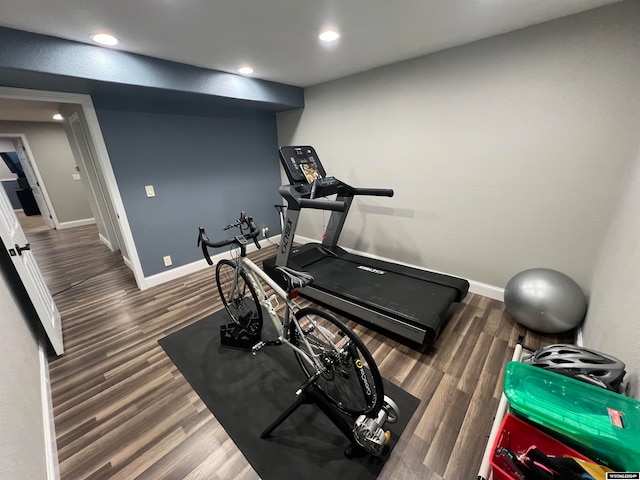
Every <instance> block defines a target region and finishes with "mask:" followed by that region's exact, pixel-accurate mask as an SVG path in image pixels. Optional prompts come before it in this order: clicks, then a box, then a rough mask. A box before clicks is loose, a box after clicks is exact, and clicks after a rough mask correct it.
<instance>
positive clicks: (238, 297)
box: [216, 259, 262, 335]
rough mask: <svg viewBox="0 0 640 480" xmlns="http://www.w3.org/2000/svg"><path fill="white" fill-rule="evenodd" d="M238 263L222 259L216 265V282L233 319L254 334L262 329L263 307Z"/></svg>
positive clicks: (223, 302) (225, 306)
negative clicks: (237, 270)
mask: <svg viewBox="0 0 640 480" xmlns="http://www.w3.org/2000/svg"><path fill="white" fill-rule="evenodd" d="M237 267H238V266H237V264H236V263H235V262H232V261H231V260H226V259H225V260H220V261H219V262H218V264H217V265H216V283H217V284H218V293H220V298H221V299H222V304H223V305H224V308H225V309H226V310H227V313H228V314H229V316H230V317H231V319H232V320H233V321H234V322H235V323H236V324H237V325H239V326H240V327H241V328H242V329H243V330H245V331H246V332H247V333H249V334H251V335H254V334H257V333H260V331H262V308H260V303H259V302H258V296H257V295H256V292H255V290H254V288H253V285H252V284H251V281H250V280H249V277H248V276H247V274H246V273H245V272H244V271H241V272H238V274H237V282H236V285H235V289H234V288H233V286H234V280H235V279H236V269H237Z"/></svg>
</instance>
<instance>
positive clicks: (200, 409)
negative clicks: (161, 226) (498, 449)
mask: <svg viewBox="0 0 640 480" xmlns="http://www.w3.org/2000/svg"><path fill="white" fill-rule="evenodd" d="M26 233H27V237H28V239H29V241H30V243H31V245H32V249H33V252H34V255H35V257H36V259H37V261H38V263H39V265H40V268H41V269H42V271H43V273H44V276H45V279H46V281H47V283H48V285H49V288H50V290H51V292H52V293H57V292H60V293H57V295H56V296H55V299H56V303H57V305H58V308H59V309H60V312H61V314H62V322H63V333H64V342H65V350H66V353H65V354H64V355H63V356H62V357H59V358H55V357H52V358H50V361H49V365H50V377H51V387H52V395H53V404H54V414H55V424H56V436H57V442H58V456H59V462H60V472H61V478H62V480H79V479H89V478H90V479H92V480H95V479H123V480H124V479H126V480H129V479H133V478H140V479H153V480H157V479H210V480H230V479H257V478H259V477H258V475H257V474H256V473H255V471H254V470H253V469H252V468H251V466H250V465H249V463H248V462H247V460H246V459H245V458H244V456H243V455H242V453H241V452H240V451H239V450H238V449H237V447H236V446H235V445H234V444H233V442H232V441H231V440H230V438H229V437H228V435H227V434H226V432H225V431H224V430H223V429H222V427H221V426H220V424H219V423H218V422H217V420H216V419H215V417H214V416H213V415H212V414H211V413H210V412H209V410H208V409H207V407H206V406H205V405H204V404H203V403H202V401H201V400H200V399H199V397H198V396H197V395H196V394H195V392H194V391H193V390H192V389H191V387H190V386H189V384H188V383H187V382H186V380H184V378H183V377H182V375H181V374H180V372H179V371H178V370H177V369H176V367H175V366H174V365H173V363H172V362H171V360H169V358H168V357H167V356H166V355H165V354H164V351H163V350H162V348H161V347H160V346H159V345H158V343H157V341H158V339H160V338H162V337H164V336H166V335H168V334H170V333H172V332H174V331H177V330H179V329H181V328H183V327H184V326H186V325H189V324H191V323H193V322H195V321H197V320H199V319H201V318H203V317H205V316H207V315H209V314H211V313H213V312H214V311H216V310H219V309H220V308H221V303H220V301H219V299H218V295H217V292H216V291H215V280H214V274H213V272H214V270H213V268H211V269H206V270H205V271H202V272H199V273H197V274H193V275H189V276H186V277H183V278H180V279H178V280H175V281H172V282H170V283H167V284H163V285H160V286H158V287H154V288H151V289H148V290H146V291H139V290H138V289H137V287H136V285H135V282H134V279H133V274H132V272H131V271H130V270H129V269H128V268H127V267H126V266H125V265H124V264H123V262H122V260H121V259H120V258H119V255H118V254H114V253H112V252H109V251H108V250H107V248H106V247H104V246H103V245H102V244H101V243H100V242H99V240H98V234H97V230H96V228H95V226H85V227H78V228H74V229H69V230H62V231H56V230H47V229H37V228H36V229H34V230H28V227H27V232H26ZM194 248H195V247H194ZM273 253H274V248H273V247H270V248H266V249H263V250H261V251H260V252H257V253H256V254H253V255H252V258H253V259H254V261H258V262H259V261H261V260H262V259H263V258H266V257H267V256H270V255H271V254H273ZM348 323H349V324H350V325H351V326H352V327H353V328H354V330H355V331H356V332H357V333H358V335H360V336H361V338H363V340H364V341H365V343H366V344H367V346H368V347H369V349H370V350H371V351H372V353H373V355H374V357H375V359H376V361H377V362H378V364H379V366H380V370H381V372H382V374H383V375H384V376H385V377H386V378H388V379H389V380H391V381H393V382H394V383H396V384H397V385H399V386H401V387H402V388H404V389H405V390H407V391H409V392H411V393H412V394H413V395H415V396H417V397H418V398H420V399H421V403H420V406H419V407H418V410H417V412H416V413H415V414H414V415H413V417H412V418H411V420H410V422H409V425H408V427H407V430H405V432H404V434H403V435H402V437H401V438H400V440H399V443H398V445H397V446H396V448H395V450H394V451H393V454H392V455H391V457H390V459H389V461H388V462H387V464H386V466H385V467H384V469H383V471H382V473H381V475H380V476H379V478H380V479H382V480H386V479H393V480H397V479H422V480H465V479H475V478H476V474H477V471H478V467H479V464H480V460H481V456H482V453H483V450H484V446H485V443H486V438H487V436H488V434H489V430H490V428H491V423H492V419H493V415H494V412H495V410H496V408H497V404H498V401H499V397H500V393H501V388H502V380H501V378H502V374H503V369H504V365H505V362H506V361H507V360H508V359H510V358H511V355H512V352H513V348H514V346H515V344H516V341H517V338H518V336H519V335H525V336H526V337H525V338H526V339H525V344H526V345H528V346H531V347H532V348H539V347H540V346H542V345H545V344H548V343H555V342H557V341H571V340H572V338H571V337H570V336H565V337H564V338H558V337H556V336H549V337H547V336H541V335H537V334H533V333H531V332H527V331H526V330H525V329H524V328H523V327H521V326H519V325H517V324H515V323H514V322H513V321H512V320H511V319H510V318H509V316H508V315H507V314H506V313H505V311H504V305H503V304H502V303H501V302H498V301H495V300H491V299H489V298H486V297H482V296H479V295H474V294H469V295H468V296H467V298H466V299H465V300H464V302H463V303H461V304H460V305H459V306H458V307H457V309H456V310H455V311H454V312H453V314H452V316H451V319H450V321H449V322H448V324H447V326H446V328H445V330H444V331H443V333H442V334H441V336H440V338H439V339H438V341H437V343H436V345H435V347H434V348H423V347H417V346H415V345H411V344H407V343H405V342H403V341H400V340H398V339H393V338H389V337H388V336H386V335H385V334H382V333H380V332H377V331H374V330H372V329H370V328H367V327H365V326H363V325H360V324H357V323H354V322H350V321H349V322H348ZM261 354H267V353H264V352H263V353H261Z"/></svg>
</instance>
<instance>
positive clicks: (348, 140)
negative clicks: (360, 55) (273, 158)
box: [278, 2, 640, 288]
mask: <svg viewBox="0 0 640 480" xmlns="http://www.w3.org/2000/svg"><path fill="white" fill-rule="evenodd" d="M638 31H640V3H638V2H624V3H621V4H616V5H613V6H609V7H604V8H601V9H597V10H592V11H590V12H587V13H584V14H580V15H575V16H571V17H566V18H563V19H560V20H557V21H553V22H548V23H545V24H542V25H538V26H534V27H531V28H527V29H524V30H520V31H517V32H513V33H510V34H506V35H501V36H498V37H494V38H491V39H487V40H483V41H479V42H476V43H474V44H471V45H467V46H463V47H459V48H454V49H450V50H447V51H444V52H441V53H438V54H434V55H429V56H426V57H422V58H419V59H415V60H412V61H407V62H402V63H398V64H395V65H391V66H387V67H384V68H380V69H376V70H373V71H370V72H366V73H363V74H359V75H355V76H352V77H349V78H346V79H342V80H338V81H335V82H330V83H327V84H323V85H320V86H317V87H313V88H309V89H306V90H305V104H306V107H305V108H304V110H302V111H295V112H284V113H280V114H278V139H279V143H280V144H281V145H283V144H303V145H304V144H310V145H313V146H315V147H316V150H317V152H318V155H319V156H320V158H321V160H323V162H324V165H325V168H326V169H327V171H328V172H329V173H330V174H332V175H335V176H336V177H338V178H340V179H342V180H344V181H346V182H347V183H351V184H353V185H356V186H370V187H390V188H393V189H395V192H396V195H395V197H394V198H391V199H387V198H380V199H375V198H372V199H364V198H360V199H357V200H356V201H355V202H354V207H355V208H353V211H352V212H351V214H350V218H349V219H348V220H347V224H346V226H345V231H344V233H343V238H342V244H343V245H345V246H347V247H353V248H356V249H358V250H362V251H366V252H370V253H373V254H377V255H381V256H384V257H388V258H392V259H396V260H399V261H404V262H408V263H411V264H414V265H419V266H422V267H425V268H430V269H433V270H438V271H442V272H446V273H450V274H453V275H459V276H462V277H465V278H468V279H470V280H475V281H478V282H482V283H485V284H489V285H494V286H497V287H504V285H505V284H506V282H507V281H508V280H509V279H510V278H511V277H512V276H513V275H514V274H515V273H517V272H519V271H521V270H524V269H527V268H530V267H549V268H554V269H557V270H560V271H562V272H564V273H566V274H568V275H570V276H571V277H573V278H574V279H575V280H576V281H577V282H578V283H579V284H580V285H582V286H583V287H584V288H588V286H589V282H590V280H591V276H592V273H593V269H594V267H595V259H596V256H597V254H598V252H599V248H600V246H601V243H602V241H603V239H604V236H605V233H606V231H607V228H608V226H609V219H610V218H611V216H612V215H613V212H614V210H615V207H616V205H617V202H618V200H619V196H620V190H621V188H622V186H623V182H624V177H625V172H626V171H627V168H628V166H629V164H630V163H631V162H632V160H633V157H634V154H635V149H636V146H637V129H638V125H639V124H640V89H639V88H638V85H640V43H638V38H637V33H638ZM302 217H303V218H301V226H300V228H299V231H298V233H300V234H302V235H305V236H307V237H312V238H320V234H321V227H322V223H323V222H322V218H321V214H316V213H315V212H308V213H306V214H305V215H303V216H302Z"/></svg>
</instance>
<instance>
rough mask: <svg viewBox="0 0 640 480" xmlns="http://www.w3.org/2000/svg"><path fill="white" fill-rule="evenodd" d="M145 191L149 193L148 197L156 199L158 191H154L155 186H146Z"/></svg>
mask: <svg viewBox="0 0 640 480" xmlns="http://www.w3.org/2000/svg"><path fill="white" fill-rule="evenodd" d="M144 191H145V192H147V197H155V196H156V191H155V190H154V189H153V185H146V186H145V187H144Z"/></svg>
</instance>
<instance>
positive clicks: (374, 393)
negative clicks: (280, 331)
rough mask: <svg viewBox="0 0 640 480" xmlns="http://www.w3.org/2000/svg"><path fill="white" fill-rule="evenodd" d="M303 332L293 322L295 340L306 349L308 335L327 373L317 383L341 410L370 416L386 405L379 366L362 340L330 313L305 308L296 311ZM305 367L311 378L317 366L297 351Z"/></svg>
mask: <svg viewBox="0 0 640 480" xmlns="http://www.w3.org/2000/svg"><path fill="white" fill-rule="evenodd" d="M295 316H296V319H297V320H298V323H299V324H300V328H301V330H302V333H300V332H299V331H298V330H297V329H296V327H295V325H294V324H293V323H292V324H291V329H292V331H291V335H290V337H291V342H292V343H293V344H294V345H296V346H297V347H299V348H301V349H302V350H306V345H305V342H304V341H303V338H302V337H304V338H305V339H306V340H307V342H308V343H309V345H310V347H311V349H312V352H313V355H314V356H315V357H316V358H317V359H319V360H320V363H321V364H322V365H323V367H324V372H323V373H322V375H320V377H319V378H318V379H317V380H316V385H317V386H318V388H319V389H320V390H321V391H322V392H323V393H324V395H325V396H326V397H327V398H328V399H329V401H330V402H331V403H332V404H333V405H335V406H336V407H337V408H338V410H340V411H342V412H343V413H346V414H348V415H368V414H370V413H372V412H376V413H377V412H378V411H379V410H380V408H381V407H382V402H383V399H384V389H383V386H382V377H381V376H380V372H379V371H378V367H377V365H376V363H375V361H374V360H373V357H372V356H371V353H370V352H369V350H367V347H365V345H364V343H362V340H360V338H358V336H357V335H356V334H355V333H353V331H352V330H351V329H350V328H349V327H347V326H346V325H345V324H344V323H343V322H341V321H340V320H338V319H337V318H336V317H334V316H333V315H331V314H330V313H328V312H323V311H322V310H318V309H315V308H303V309H301V310H299V311H298V312H296V314H295ZM295 354H296V357H297V359H298V363H299V364H300V366H301V367H302V370H303V371H304V373H305V374H306V375H307V377H311V376H312V375H314V374H315V373H316V371H315V369H313V368H312V367H311V365H309V363H307V361H306V360H305V359H304V358H302V356H301V355H300V354H299V353H298V352H295Z"/></svg>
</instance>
